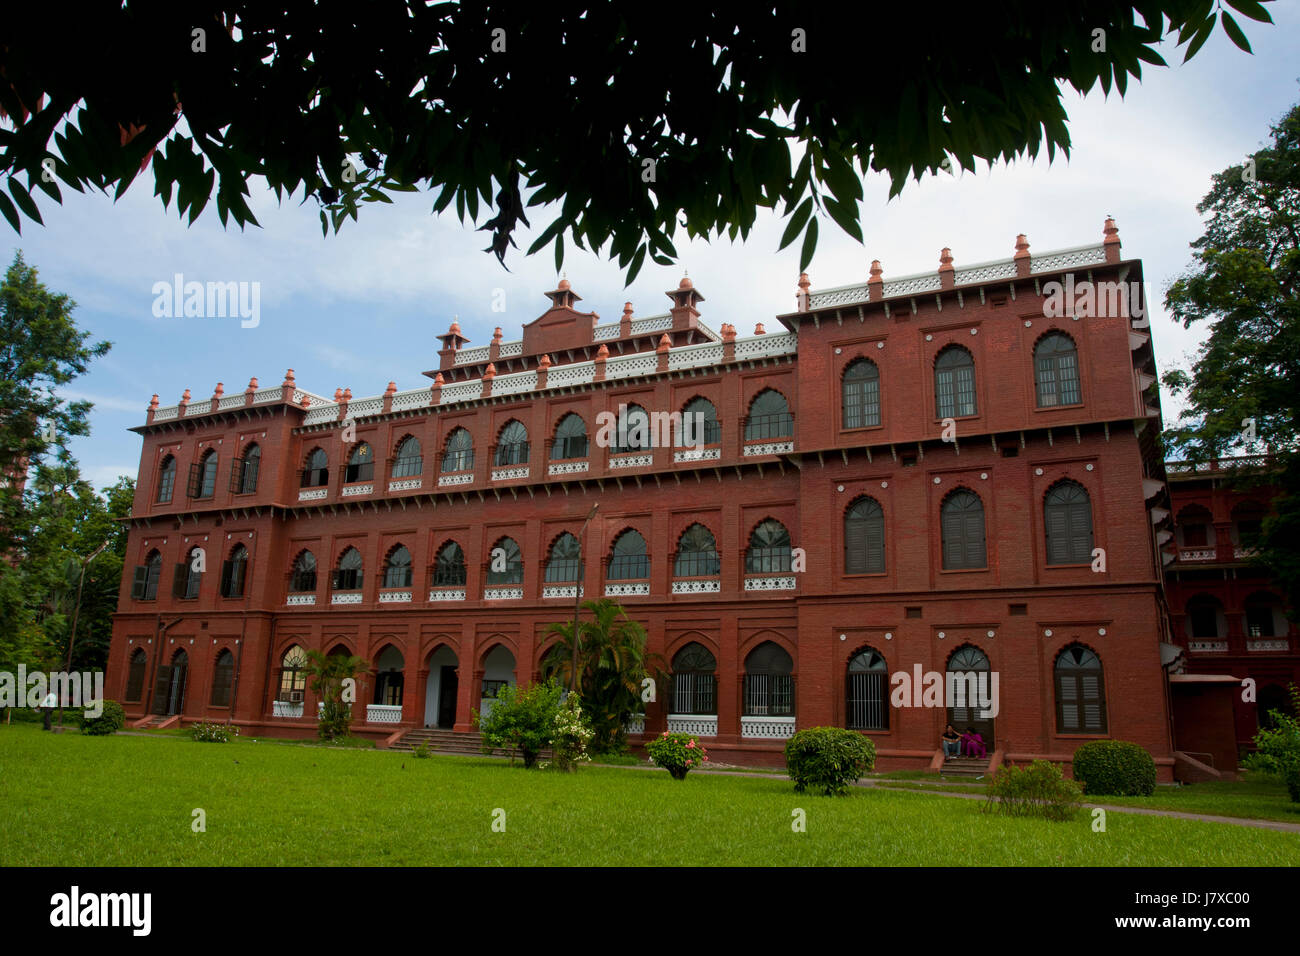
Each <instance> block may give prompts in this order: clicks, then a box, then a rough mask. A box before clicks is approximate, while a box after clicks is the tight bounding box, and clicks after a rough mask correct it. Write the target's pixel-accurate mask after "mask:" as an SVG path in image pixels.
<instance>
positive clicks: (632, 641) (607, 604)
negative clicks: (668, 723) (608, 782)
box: [542, 598, 663, 752]
mask: <svg viewBox="0 0 1300 956" xmlns="http://www.w3.org/2000/svg"><path fill="white" fill-rule="evenodd" d="M583 607H584V608H586V609H587V611H588V612H589V613H590V615H591V619H590V620H588V621H581V622H579V624H578V653H577V655H576V660H577V662H578V663H577V673H576V674H574V673H573V672H574V665H573V662H574V660H575V655H574V649H573V622H572V621H566V622H564V623H563V624H552V625H551V626H550V627H549V628H548V629H547V634H548V636H554V637H557V638H559V640H558V641H556V643H555V644H554V645H553V646H552V647H551V649H550V650H549V651H548V652H547V654H546V657H545V658H544V659H543V661H542V675H543V677H544V678H545V677H554V678H556V679H557V680H558V681H560V683H562V684H565V685H568V684H569V683H570V678H572V685H571V686H573V688H574V690H575V691H576V692H577V694H578V696H579V697H581V698H582V702H583V706H584V709H585V711H586V715H587V717H588V718H589V719H590V720H591V725H592V729H593V730H594V731H595V737H594V738H593V740H592V749H593V750H595V751H597V752H600V751H610V750H614V751H617V750H621V749H622V748H623V745H624V731H623V725H624V724H625V723H627V721H628V718H630V717H631V716H632V715H633V714H636V713H639V712H640V711H641V709H642V706H641V681H642V680H643V679H644V678H645V677H646V676H647V675H650V674H651V672H652V671H653V672H654V673H653V675H652V676H654V677H655V678H656V679H659V678H661V676H662V673H663V663H662V660H661V658H660V657H659V655H658V654H650V653H648V652H647V650H646V631H645V628H644V627H642V626H641V625H640V624H639V623H637V622H636V621H633V620H632V619H630V618H629V617H628V616H627V612H625V611H624V610H623V607H622V605H620V604H619V603H618V602H617V601H612V600H610V599H609V598H600V599H598V600H594V601H586V602H584V604H583Z"/></svg>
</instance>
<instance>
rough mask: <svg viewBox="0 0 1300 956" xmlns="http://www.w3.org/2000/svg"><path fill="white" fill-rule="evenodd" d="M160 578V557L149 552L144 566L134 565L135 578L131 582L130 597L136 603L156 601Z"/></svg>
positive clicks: (154, 552)
mask: <svg viewBox="0 0 1300 956" xmlns="http://www.w3.org/2000/svg"><path fill="white" fill-rule="evenodd" d="M161 577H162V555H161V554H159V553H158V552H157V551H150V552H149V555H148V557H146V558H145V559H144V564H139V565H136V568H135V577H134V578H133V579H132V581H131V597H133V598H135V599H136V600H137V601H155V600H157V599H158V580H159V579H160V578H161Z"/></svg>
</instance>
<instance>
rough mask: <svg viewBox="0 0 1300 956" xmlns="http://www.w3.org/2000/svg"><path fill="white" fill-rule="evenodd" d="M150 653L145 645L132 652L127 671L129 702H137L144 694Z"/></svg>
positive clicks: (127, 696)
mask: <svg viewBox="0 0 1300 956" xmlns="http://www.w3.org/2000/svg"><path fill="white" fill-rule="evenodd" d="M148 663H149V659H148V655H146V654H145V652H144V648H143V647H137V648H136V649H135V651H134V652H133V653H132V654H131V666H130V667H129V668H128V669H127V672H126V699H127V702H128V703H133V704H134V703H137V702H138V701H139V700H140V698H141V697H143V696H144V675H145V670H146V668H147V666H148Z"/></svg>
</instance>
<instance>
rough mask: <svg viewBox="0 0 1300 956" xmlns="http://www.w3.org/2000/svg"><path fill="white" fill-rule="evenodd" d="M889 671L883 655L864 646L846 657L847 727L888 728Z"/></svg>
mask: <svg viewBox="0 0 1300 956" xmlns="http://www.w3.org/2000/svg"><path fill="white" fill-rule="evenodd" d="M888 694H889V674H888V672H887V670H886V667H885V658H884V656H883V655H881V654H880V652H879V651H877V650H875V649H874V648H871V647H867V648H863V649H862V650H860V651H858V653H857V654H855V655H854V656H853V658H852V659H851V660H850V661H849V671H848V688H847V690H846V693H845V710H844V712H845V714H847V715H848V727H849V730H888V729H889V697H888Z"/></svg>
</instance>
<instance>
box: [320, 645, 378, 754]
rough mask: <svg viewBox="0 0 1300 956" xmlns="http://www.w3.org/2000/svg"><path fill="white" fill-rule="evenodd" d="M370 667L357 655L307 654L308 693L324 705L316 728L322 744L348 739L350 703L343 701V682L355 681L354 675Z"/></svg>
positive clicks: (350, 714)
mask: <svg viewBox="0 0 1300 956" xmlns="http://www.w3.org/2000/svg"><path fill="white" fill-rule="evenodd" d="M369 667H370V665H369V664H368V663H366V661H365V659H364V658H360V657H357V656H356V655H349V654H323V653H321V652H320V651H317V650H310V651H308V652H307V667H306V670H307V674H308V676H309V677H310V678H311V689H312V691H313V692H315V693H316V695H317V696H318V697H319V698H320V700H321V703H322V704H323V705H324V706H323V707H322V708H321V715H320V724H319V727H318V731H319V733H320V737H321V739H322V740H333V739H334V738H336V737H346V736H347V735H348V733H349V731H350V730H351V727H352V706H351V705H352V702H351V701H345V700H344V699H343V697H344V693H343V688H344V681H346V680H353V681H355V680H356V676H357V674H359V673H361V672H362V671H365V670H368V669H369Z"/></svg>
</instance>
